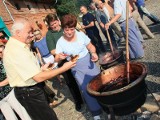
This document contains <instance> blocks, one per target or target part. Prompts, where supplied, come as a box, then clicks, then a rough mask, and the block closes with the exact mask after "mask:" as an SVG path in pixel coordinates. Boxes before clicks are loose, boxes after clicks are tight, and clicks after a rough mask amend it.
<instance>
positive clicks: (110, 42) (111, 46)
mask: <svg viewBox="0 0 160 120" xmlns="http://www.w3.org/2000/svg"><path fill="white" fill-rule="evenodd" d="M106 31H107V36H108V41H109V45H110V49H111V52H112V55H113V58H114V50H113V45H112V41H111V37H110V35H109V32H108V30H106Z"/></svg>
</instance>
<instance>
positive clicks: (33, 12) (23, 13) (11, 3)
mask: <svg viewBox="0 0 160 120" xmlns="http://www.w3.org/2000/svg"><path fill="white" fill-rule="evenodd" d="M5 4H6V6H7V8H8V10H9V11H10V13H11V15H12V17H13V19H16V18H17V17H25V18H28V19H29V20H31V21H32V24H33V27H34V29H38V26H37V24H36V21H38V23H39V24H41V25H42V34H43V36H44V35H45V34H46V32H47V27H46V25H45V24H44V22H43V19H44V18H45V16H46V15H47V14H48V13H55V12H56V11H55V9H51V7H50V4H49V2H48V3H45V2H43V3H35V2H32V1H30V0H26V1H25V0H24V1H22V0H6V1H5ZM15 4H18V6H19V7H20V10H17V8H16V5H15ZM27 5H28V6H29V7H30V8H31V9H30V10H29V9H28V7H27ZM0 16H1V17H2V18H3V20H4V22H5V24H6V26H7V27H8V29H9V30H10V28H11V26H12V24H13V20H12V19H11V16H10V15H9V13H8V12H7V10H6V7H5V6H4V4H3V1H2V0H0Z"/></svg>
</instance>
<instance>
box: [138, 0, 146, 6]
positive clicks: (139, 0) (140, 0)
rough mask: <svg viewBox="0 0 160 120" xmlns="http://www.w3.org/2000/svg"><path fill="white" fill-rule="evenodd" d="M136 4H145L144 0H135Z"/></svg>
mask: <svg viewBox="0 0 160 120" xmlns="http://www.w3.org/2000/svg"><path fill="white" fill-rule="evenodd" d="M136 5H137V7H141V6H143V7H144V6H145V1H144V0H137V1H136Z"/></svg>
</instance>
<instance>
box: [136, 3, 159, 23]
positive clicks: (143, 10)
mask: <svg viewBox="0 0 160 120" xmlns="http://www.w3.org/2000/svg"><path fill="white" fill-rule="evenodd" d="M138 12H139V14H140V16H141V18H142V19H143V15H145V16H147V17H148V18H149V19H150V20H151V21H152V22H154V23H160V20H159V19H158V18H157V17H156V16H155V15H153V14H151V13H150V12H149V11H148V10H147V9H146V7H145V6H140V7H138Z"/></svg>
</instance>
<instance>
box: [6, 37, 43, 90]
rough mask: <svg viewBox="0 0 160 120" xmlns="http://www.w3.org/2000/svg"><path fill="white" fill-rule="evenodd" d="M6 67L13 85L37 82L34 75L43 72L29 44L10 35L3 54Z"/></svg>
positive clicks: (29, 84)
mask: <svg viewBox="0 0 160 120" xmlns="http://www.w3.org/2000/svg"><path fill="white" fill-rule="evenodd" d="M3 62H4V67H5V70H6V73H7V77H8V80H9V84H10V86H11V87H22V86H32V85H35V84H37V82H36V81H34V80H33V79H32V77H33V76H35V75H36V74H38V73H40V72H41V69H40V66H39V63H38V60H37V59H36V57H35V56H34V55H33V53H32V52H31V51H30V49H29V47H28V45H26V44H25V43H22V42H20V41H18V40H16V39H14V38H12V37H10V39H9V41H8V43H7V44H6V47H5V50H4V56H3Z"/></svg>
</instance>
